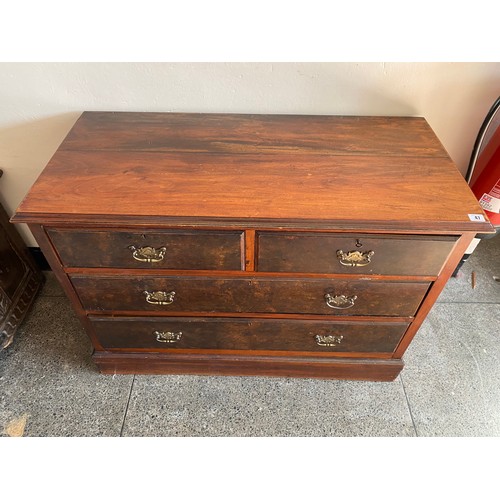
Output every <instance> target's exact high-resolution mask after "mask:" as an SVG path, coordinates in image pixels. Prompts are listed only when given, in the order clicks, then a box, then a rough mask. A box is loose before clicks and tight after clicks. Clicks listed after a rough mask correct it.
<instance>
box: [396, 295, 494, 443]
mask: <svg viewBox="0 0 500 500" xmlns="http://www.w3.org/2000/svg"><path fill="white" fill-rule="evenodd" d="M499 340H500V304H436V305H435V306H434V308H433V310H432V311H431V312H430V314H429V316H428V317H427V319H426V320H425V322H424V324H423V325H422V327H421V329H420V331H419V332H418V333H417V335H416V337H415V339H414V341H413V343H412V344H411V345H410V347H409V349H408V351H407V353H406V355H405V364H406V366H405V368H404V370H403V372H402V373H401V375H400V377H401V379H402V381H403V385H404V387H405V390H406V394H407V397H408V401H409V405H410V408H411V412H412V415H413V419H414V422H415V426H416V430H417V433H418V435H420V436H500V363H499V361H500V342H499Z"/></svg>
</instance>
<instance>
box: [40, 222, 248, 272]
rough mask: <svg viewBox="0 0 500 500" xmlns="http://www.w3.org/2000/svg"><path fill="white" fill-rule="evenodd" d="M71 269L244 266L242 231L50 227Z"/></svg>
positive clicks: (56, 246)
mask: <svg viewBox="0 0 500 500" xmlns="http://www.w3.org/2000/svg"><path fill="white" fill-rule="evenodd" d="M47 233H48V235H49V237H50V239H51V240H52V243H53V244H54V246H55V248H56V250H57V252H58V254H59V256H60V258H61V261H62V263H63V265H64V266H66V267H89V268H93V267H109V268H123V269H203V270H225V271H229V270H241V269H242V257H241V255H242V251H241V249H242V232H241V231H174V230H171V231H169V230H165V231H143V232H137V231H134V232H130V231H111V230H110V231H105V230H102V231H93V230H92V231H90V230H89V231H86V230H78V231H76V230H65V229H49V230H48V231H47Z"/></svg>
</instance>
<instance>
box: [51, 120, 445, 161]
mask: <svg viewBox="0 0 500 500" xmlns="http://www.w3.org/2000/svg"><path fill="white" fill-rule="evenodd" d="M60 149H61V150H115V151H155V152H161V153H167V152H183V153H196V152H206V153H229V154H238V155H241V154H246V153H259V154H275V153H293V154H295V153H298V152H306V153H308V154H341V155H357V154H358V155H359V154H366V155H377V156H379V155H382V156H398V155H400V156H408V155H412V156H424V157H429V156H434V157H446V156H447V153H446V151H445V150H444V148H443V146H442V145H441V143H440V142H439V140H438V139H437V138H436V136H435V135H434V133H433V132H432V129H431V128H430V127H429V125H428V124H427V122H426V121H425V119H423V118H420V117H391V118H390V119H388V118H387V117H376V116H370V117H366V116H365V117H361V116H319V115H261V114H251V115H244V114H227V113H225V114H220V113H213V114H212V113H211V114H207V113H127V112H113V113H109V112H84V113H83V114H82V115H81V117H80V118H79V120H78V121H77V122H76V124H75V126H74V127H73V129H72V130H71V132H70V133H69V134H68V136H67V138H66V139H65V140H64V142H63V143H62V144H61V147H60Z"/></svg>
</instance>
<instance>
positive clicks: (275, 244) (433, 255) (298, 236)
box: [257, 231, 456, 276]
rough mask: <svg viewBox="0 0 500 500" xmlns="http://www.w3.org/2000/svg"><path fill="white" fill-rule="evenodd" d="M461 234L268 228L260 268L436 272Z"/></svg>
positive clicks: (260, 246) (408, 273)
mask: <svg viewBox="0 0 500 500" xmlns="http://www.w3.org/2000/svg"><path fill="white" fill-rule="evenodd" d="M455 241H456V238H455V237H453V236H419V235H414V236H401V235H387V236H385V235H368V234H357V235H356V234H350V235H339V234H335V233H317V232H302V233H285V232H272V231H263V232H259V233H258V237H257V249H258V255H257V269H258V271H264V272H293V273H325V274H339V273H342V274H343V273H345V274H384V275H393V276H397V275H402V276H436V275H437V274H438V273H439V271H440V269H441V267H442V266H443V264H444V262H445V261H446V258H447V256H448V254H449V253H450V252H451V250H452V248H453V245H454V244H455Z"/></svg>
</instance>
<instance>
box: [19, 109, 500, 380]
mask: <svg viewBox="0 0 500 500" xmlns="http://www.w3.org/2000/svg"><path fill="white" fill-rule="evenodd" d="M13 220H14V221H15V222H25V223H28V224H29V226H30V228H31V230H32V232H33V234H34V235H35V237H36V238H37V241H38V242H39V244H40V247H41V248H42V250H43V251H44V253H45V255H46V258H47V260H48V261H49V263H50V265H51V267H52V269H53V270H54V272H55V274H56V275H57V277H58V278H59V280H60V282H61V284H62V286H63V287H64V289H65V290H66V293H67V294H68V296H69V297H70V298H71V300H72V302H73V305H74V307H75V310H76V311H77V313H78V315H79V317H80V319H81V320H82V322H83V324H84V325H85V328H86V330H87V333H88V334H89V336H90V338H91V340H92V342H93V345H94V349H95V351H94V355H93V359H94V361H95V362H96V363H97V365H98V367H99V368H100V370H101V371H102V372H104V373H190V374H236V375H276V376H300V377H321V378H347V379H368V380H392V379H394V377H396V375H397V374H398V373H399V372H400V370H401V369H402V367H403V361H402V356H403V353H404V352H405V350H406V348H407V347H408V345H409V344H410V342H411V340H412V338H413V337H414V335H415V334H416V332H417V330H418V328H419V327H420V325H421V324H422V321H423V320H424V318H425V317H426V315H427V313H428V312H429V310H430V309H431V307H432V305H433V304H434V302H435V300H436V298H437V297H438V295H439V293H440V292H441V290H442V289H443V287H444V285H445V283H446V281H447V280H448V278H449V277H450V275H451V273H452V271H453V269H454V268H455V266H456V265H457V263H458V262H459V261H460V258H461V257H462V255H463V253H464V250H465V249H466V248H467V246H468V245H469V243H470V241H471V240H472V238H473V237H474V235H475V234H476V233H477V232H483V233H484V232H489V231H491V230H492V227H491V225H490V224H489V222H488V221H487V220H486V219H484V212H483V211H482V210H481V208H480V206H479V205H478V202H477V200H476V198H475V197H474V196H473V194H472V193H471V191H470V189H469V187H468V185H467V184H466V182H465V180H464V179H463V177H462V176H461V174H460V173H459V172H458V170H457V169H456V167H455V165H454V164H453V162H452V161H451V160H450V158H449V156H448V154H447V153H446V151H445V150H444V148H443V146H442V145H441V144H440V142H439V140H438V139H437V138H436V136H435V135H434V133H433V132H432V130H431V128H430V127H429V125H428V124H427V122H426V121H425V119H423V118H410V117H408V118H402V117H341V116H289V115H229V114H182V113H124V112H121V113H112V112H85V113H83V114H82V116H81V117H80V119H79V120H78V121H77V123H76V124H75V126H74V127H73V129H72V130H71V131H70V133H69V134H68V136H67V137H66V139H65V140H64V141H63V143H62V144H61V146H60V148H59V149H58V151H57V152H56V154H55V155H54V156H53V158H52V159H51V160H50V162H49V164H48V166H47V167H46V168H45V170H44V171H43V172H42V174H41V175H40V177H39V179H38V180H37V181H36V183H35V184H34V186H33V187H32V189H31V191H30V192H29V194H28V195H27V197H26V198H25V200H24V201H23V202H22V204H21V205H20V207H19V209H18V211H17V214H16V215H15V217H14V218H13Z"/></svg>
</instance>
